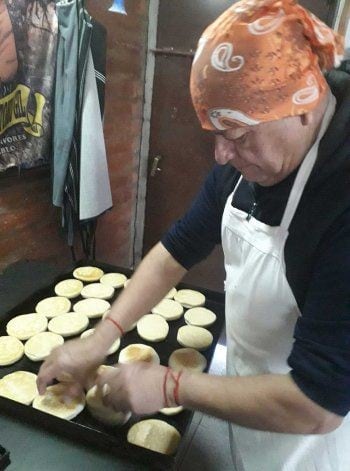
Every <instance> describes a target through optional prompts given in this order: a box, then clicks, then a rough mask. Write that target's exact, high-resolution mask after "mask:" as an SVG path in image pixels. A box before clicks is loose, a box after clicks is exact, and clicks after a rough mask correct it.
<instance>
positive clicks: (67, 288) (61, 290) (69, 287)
mask: <svg viewBox="0 0 350 471" xmlns="http://www.w3.org/2000/svg"><path fill="white" fill-rule="evenodd" d="M83 288H84V285H83V283H82V282H81V281H80V280H63V281H60V282H59V283H57V285H56V286H55V293H56V294H57V296H64V297H66V298H68V299H72V298H76V297H77V296H79V295H80V293H81V290H82V289H83ZM69 309H70V307H69ZM69 309H68V310H69Z"/></svg>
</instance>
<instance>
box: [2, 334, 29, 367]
mask: <svg viewBox="0 0 350 471" xmlns="http://www.w3.org/2000/svg"><path fill="white" fill-rule="evenodd" d="M23 352H24V347H23V343H22V342H20V341H19V340H18V339H17V338H16V337H10V336H8V335H4V336H3V337H0V366H8V365H13V363H16V361H18V360H20V359H21V358H22V356H23Z"/></svg>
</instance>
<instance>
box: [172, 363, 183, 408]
mask: <svg viewBox="0 0 350 471" xmlns="http://www.w3.org/2000/svg"><path fill="white" fill-rule="evenodd" d="M181 375H182V371H180V373H179V374H178V375H177V379H176V381H175V387H174V401H175V404H177V405H178V406H179V405H180V401H179V388H180V377H181Z"/></svg>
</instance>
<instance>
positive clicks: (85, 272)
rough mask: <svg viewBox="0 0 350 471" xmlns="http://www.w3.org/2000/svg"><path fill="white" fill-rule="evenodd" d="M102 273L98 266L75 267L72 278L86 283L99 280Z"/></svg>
mask: <svg viewBox="0 0 350 471" xmlns="http://www.w3.org/2000/svg"><path fill="white" fill-rule="evenodd" d="M103 274H104V272H103V271H102V270H101V269H100V268H97V267H89V266H88V267H79V268H76V269H75V270H74V272H73V276H74V278H76V279H77V280H81V281H86V282H88V283H92V282H93V281H99V279H100V278H101V277H102V276H103Z"/></svg>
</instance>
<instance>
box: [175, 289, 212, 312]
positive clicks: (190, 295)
mask: <svg viewBox="0 0 350 471" xmlns="http://www.w3.org/2000/svg"><path fill="white" fill-rule="evenodd" d="M174 299H175V301H178V302H179V303H181V304H182V305H183V306H184V307H186V308H191V307H198V306H203V305H204V304H205V296H204V294H202V293H200V292H199V291H194V290H193V289H180V290H179V291H178V292H177V293H176V294H175V296H174Z"/></svg>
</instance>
